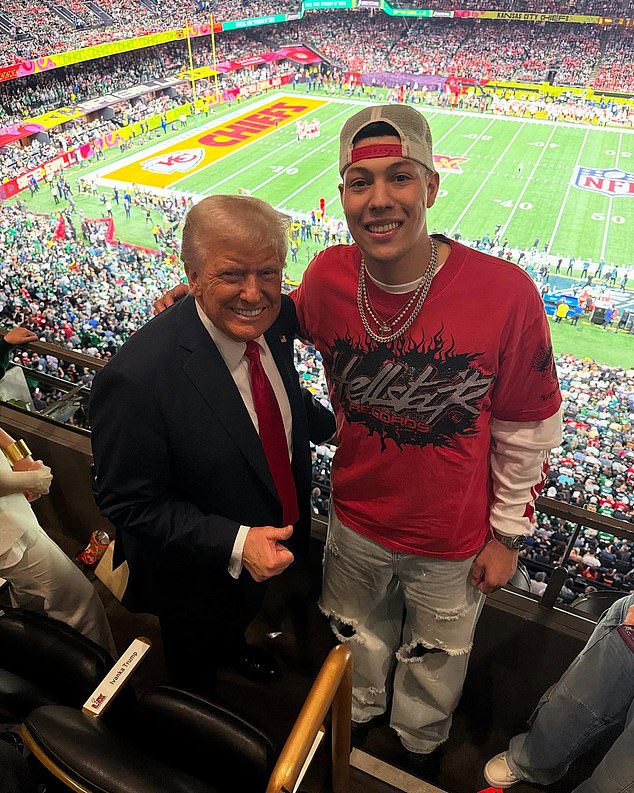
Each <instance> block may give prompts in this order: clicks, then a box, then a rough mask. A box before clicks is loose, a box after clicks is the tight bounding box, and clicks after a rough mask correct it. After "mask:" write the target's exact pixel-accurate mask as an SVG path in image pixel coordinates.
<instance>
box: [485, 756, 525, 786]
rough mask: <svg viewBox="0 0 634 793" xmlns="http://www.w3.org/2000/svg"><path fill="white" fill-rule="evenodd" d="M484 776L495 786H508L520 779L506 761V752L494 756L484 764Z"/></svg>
mask: <svg viewBox="0 0 634 793" xmlns="http://www.w3.org/2000/svg"><path fill="white" fill-rule="evenodd" d="M484 778H485V779H486V781H487V782H488V783H489V785H493V787H499V788H507V787H511V785H514V784H515V783H516V782H519V781H520V778H519V777H517V776H515V774H514V773H513V772H512V771H511V769H510V768H509V764H508V763H507V762H506V752H501V753H500V754H496V755H495V757H492V758H491V759H490V760H489V762H488V763H487V764H486V765H485V766H484Z"/></svg>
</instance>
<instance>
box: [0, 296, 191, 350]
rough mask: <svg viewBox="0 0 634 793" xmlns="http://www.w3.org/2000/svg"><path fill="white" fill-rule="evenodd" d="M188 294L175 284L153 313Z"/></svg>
mask: <svg viewBox="0 0 634 793" xmlns="http://www.w3.org/2000/svg"><path fill="white" fill-rule="evenodd" d="M188 294H189V287H188V286H187V284H176V286H174V287H172V288H171V289H169V290H168V291H167V292H166V293H165V294H164V295H162V296H161V297H159V298H158V299H157V300H155V301H154V313H155V314H160V313H161V311H165V309H166V308H169V307H170V306H173V305H174V303H176V302H178V301H179V300H180V299H181V297H185V296H186V295H188ZM5 338H6V337H5Z"/></svg>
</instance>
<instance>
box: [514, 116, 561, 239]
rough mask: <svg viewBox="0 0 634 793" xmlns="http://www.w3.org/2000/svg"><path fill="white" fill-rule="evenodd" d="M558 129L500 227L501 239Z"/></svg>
mask: <svg viewBox="0 0 634 793" xmlns="http://www.w3.org/2000/svg"><path fill="white" fill-rule="evenodd" d="M556 129H557V127H553V128H552V130H551V132H550V135H549V136H548V140H547V141H546V143H544V148H543V149H542V151H541V154H540V155H539V157H538V158H537V161H536V162H535V165H533V170H532V171H531V172H530V176H529V177H528V179H527V180H526V184H525V185H524V187H523V188H522V192H521V193H520V194H519V197H518V199H517V201H516V202H515V205H514V206H513V209H512V210H511V214H510V215H509V216H508V218H507V219H506V223H505V224H504V225H503V226H502V228H501V229H500V239H504V236H505V235H506V230H507V228H508V227H509V225H510V223H511V220H513V215H514V214H515V213H516V211H517V208H518V206H519V205H520V204H521V203H522V198H523V197H524V193H525V192H526V191H527V190H528V186H529V184H530V183H531V179H532V178H533V176H534V175H535V172H536V171H537V169H538V168H539V164H540V162H541V161H542V159H543V157H544V154H546V152H547V151H548V145H549V143H550V141H551V140H552V137H553V135H554V134H555V130H556Z"/></svg>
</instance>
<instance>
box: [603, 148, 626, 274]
mask: <svg viewBox="0 0 634 793" xmlns="http://www.w3.org/2000/svg"><path fill="white" fill-rule="evenodd" d="M622 146H623V135H622V134H621V133H619V145H618V148H617V150H616V162H615V163H614V167H615V168H618V167H619V160H620V159H621V147H622ZM613 200H614V198H613V197H612V196H609V197H608V211H607V212H606V215H605V229H604V231H603V242H602V243H601V259H603V258H605V249H606V247H607V244H608V233H609V231H610V223H611V222H612V201H613Z"/></svg>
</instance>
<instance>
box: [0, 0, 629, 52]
mask: <svg viewBox="0 0 634 793" xmlns="http://www.w3.org/2000/svg"><path fill="white" fill-rule="evenodd" d="M361 4H362V0H361ZM306 6H308V8H310V5H309V3H308V2H306V3H305V4H304V3H303V2H302V0H251V1H250V2H248V3H246V2H245V3H243V4H242V5H240V6H236V5H235V4H234V3H231V2H230V0H217V2H214V4H213V14H214V19H215V20H216V21H217V22H224V21H228V20H235V19H238V18H249V19H253V18H258V17H266V16H270V15H286V16H290V17H291V18H297V17H298V16H301V14H302V13H303V11H304V10H307V9H306ZM355 6H356V0H351V2H350V7H351V8H354V7H355ZM392 6H393V7H394V10H395V11H397V12H398V10H399V9H400V10H402V9H416V8H418V9H420V8H425V9H429V10H431V11H437V12H440V13H442V14H443V15H446V14H447V13H451V14H455V15H456V16H460V15H466V14H470V15H480V14H481V13H482V10H483V9H486V10H488V11H507V12H510V13H516V14H529V15H530V14H559V15H564V16H565V15H569V14H574V15H593V16H596V17H605V16H606V15H609V16H610V18H614V17H617V18H619V17H620V18H624V19H627V20H632V18H634V3H633V2H632V0H616V2H608V0H585V2H581V3H575V4H574V6H573V3H572V2H566V0H564V1H563V2H555V1H554V0H487V2H482V0H460V2H457V0H394V2H393V3H392ZM211 10H212V7H211V4H210V3H209V2H208V0H197V2H196V3H195V4H192V5H191V6H189V5H184V4H183V3H181V2H179V0H165V1H164V2H161V3H160V4H159V3H157V2H156V1H155V0H144V1H143V2H141V0H129V1H128V0H126V2H123V0H101V4H99V3H95V2H91V4H90V7H89V6H88V5H87V4H84V3H83V1H82V0H68V2H67V4H66V5H62V4H56V5H53V4H50V5H49V4H47V2H46V0H44V2H42V3H41V4H32V3H28V2H27V1H26V0H10V2H8V3H6V4H4V5H3V7H2V9H0V43H1V44H2V54H0V67H1V66H6V65H9V64H13V63H17V62H19V61H22V60H28V59H33V58H36V57H40V56H44V55H50V54H52V53H55V52H63V51H67V50H71V49H78V48H83V47H87V46H91V45H95V44H99V43H102V42H106V41H118V40H121V39H128V38H132V37H136V36H141V35H147V34H149V33H155V32H158V31H166V30H173V29H174V28H177V27H181V26H184V25H185V24H186V23H187V21H189V22H190V23H191V24H201V23H207V22H209V18H210V11H211ZM388 10H389V9H388ZM276 21H277V20H276ZM593 35H594V37H596V32H595V33H594V34H593Z"/></svg>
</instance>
